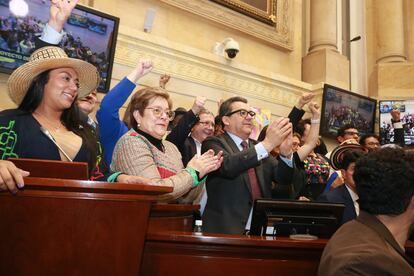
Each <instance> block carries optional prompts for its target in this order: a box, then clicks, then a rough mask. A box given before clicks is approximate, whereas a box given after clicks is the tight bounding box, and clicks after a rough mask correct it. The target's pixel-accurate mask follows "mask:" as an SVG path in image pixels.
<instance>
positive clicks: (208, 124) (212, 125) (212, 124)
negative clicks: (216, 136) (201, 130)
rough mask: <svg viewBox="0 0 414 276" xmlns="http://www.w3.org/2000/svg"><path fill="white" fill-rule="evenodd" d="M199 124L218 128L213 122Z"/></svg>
mask: <svg viewBox="0 0 414 276" xmlns="http://www.w3.org/2000/svg"><path fill="white" fill-rule="evenodd" d="M198 123H199V124H201V125H202V126H204V127H206V126H211V127H212V128H214V127H215V126H216V124H215V123H213V122H201V121H199V122H198Z"/></svg>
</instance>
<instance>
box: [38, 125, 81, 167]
mask: <svg viewBox="0 0 414 276" xmlns="http://www.w3.org/2000/svg"><path fill="white" fill-rule="evenodd" d="M40 130H41V131H42V132H43V134H44V135H46V136H47V138H49V139H50V140H51V141H52V142H53V144H55V146H56V147H57V148H58V149H59V150H60V152H61V153H63V155H64V156H65V157H66V158H67V159H68V160H69V161H70V162H73V160H72V159H71V158H70V157H69V155H68V154H67V153H66V152H65V151H64V150H63V149H62V148H61V147H60V146H59V145H58V143H56V140H55V138H53V136H52V134H50V132H49V130H47V129H46V128H44V127H43V126H41V127H40Z"/></svg>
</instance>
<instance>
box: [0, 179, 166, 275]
mask: <svg viewBox="0 0 414 276" xmlns="http://www.w3.org/2000/svg"><path fill="white" fill-rule="evenodd" d="M171 191H172V188H171V187H160V186H149V185H139V184H137V185H130V184H120V183H116V184H115V183H106V182H92V181H76V180H63V179H47V178H30V177H29V178H25V188H24V189H23V190H21V191H19V192H18V193H17V194H16V195H12V194H10V193H9V192H1V193H0V237H1V241H0V275H138V274H139V272H140V264H141V257H142V253H143V247H144V241H145V235H146V233H147V227H148V220H149V213H150V207H151V204H152V202H153V201H154V200H155V196H157V195H160V194H164V193H169V192H171Z"/></svg>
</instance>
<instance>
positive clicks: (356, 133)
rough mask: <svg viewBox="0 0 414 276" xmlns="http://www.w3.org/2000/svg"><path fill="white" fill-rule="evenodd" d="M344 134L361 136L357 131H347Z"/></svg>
mask: <svg viewBox="0 0 414 276" xmlns="http://www.w3.org/2000/svg"><path fill="white" fill-rule="evenodd" d="M344 134H345V135H356V136H359V133H358V132H356V131H345V132H344Z"/></svg>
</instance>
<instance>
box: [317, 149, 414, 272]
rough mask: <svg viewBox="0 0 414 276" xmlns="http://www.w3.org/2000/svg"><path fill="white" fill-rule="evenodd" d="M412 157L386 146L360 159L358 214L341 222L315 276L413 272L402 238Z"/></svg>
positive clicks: (407, 226) (412, 206)
mask: <svg viewBox="0 0 414 276" xmlns="http://www.w3.org/2000/svg"><path fill="white" fill-rule="evenodd" d="M413 179H414V155H413V154H412V153H408V152H406V151H404V150H402V149H391V148H384V149H380V150H377V151H373V152H371V153H369V154H367V155H365V156H363V157H361V158H360V159H359V160H358V161H357V162H356V166H355V172H354V181H355V183H356V189H357V193H358V196H359V208H360V214H359V217H358V218H357V219H356V220H353V221H351V222H348V223H346V224H344V225H343V226H341V228H339V229H338V231H337V232H336V233H335V234H334V235H333V237H332V238H331V239H330V241H329V242H328V244H327V245H326V247H325V250H324V252H323V254H322V258H321V262H320V264H319V271H318V275H324V276H326V275H414V261H413V260H411V259H410V258H409V257H408V256H406V255H405V250H404V246H405V242H406V241H407V238H408V236H409V235H410V233H411V230H412V226H413V223H414V196H413V195H414V182H413Z"/></svg>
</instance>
